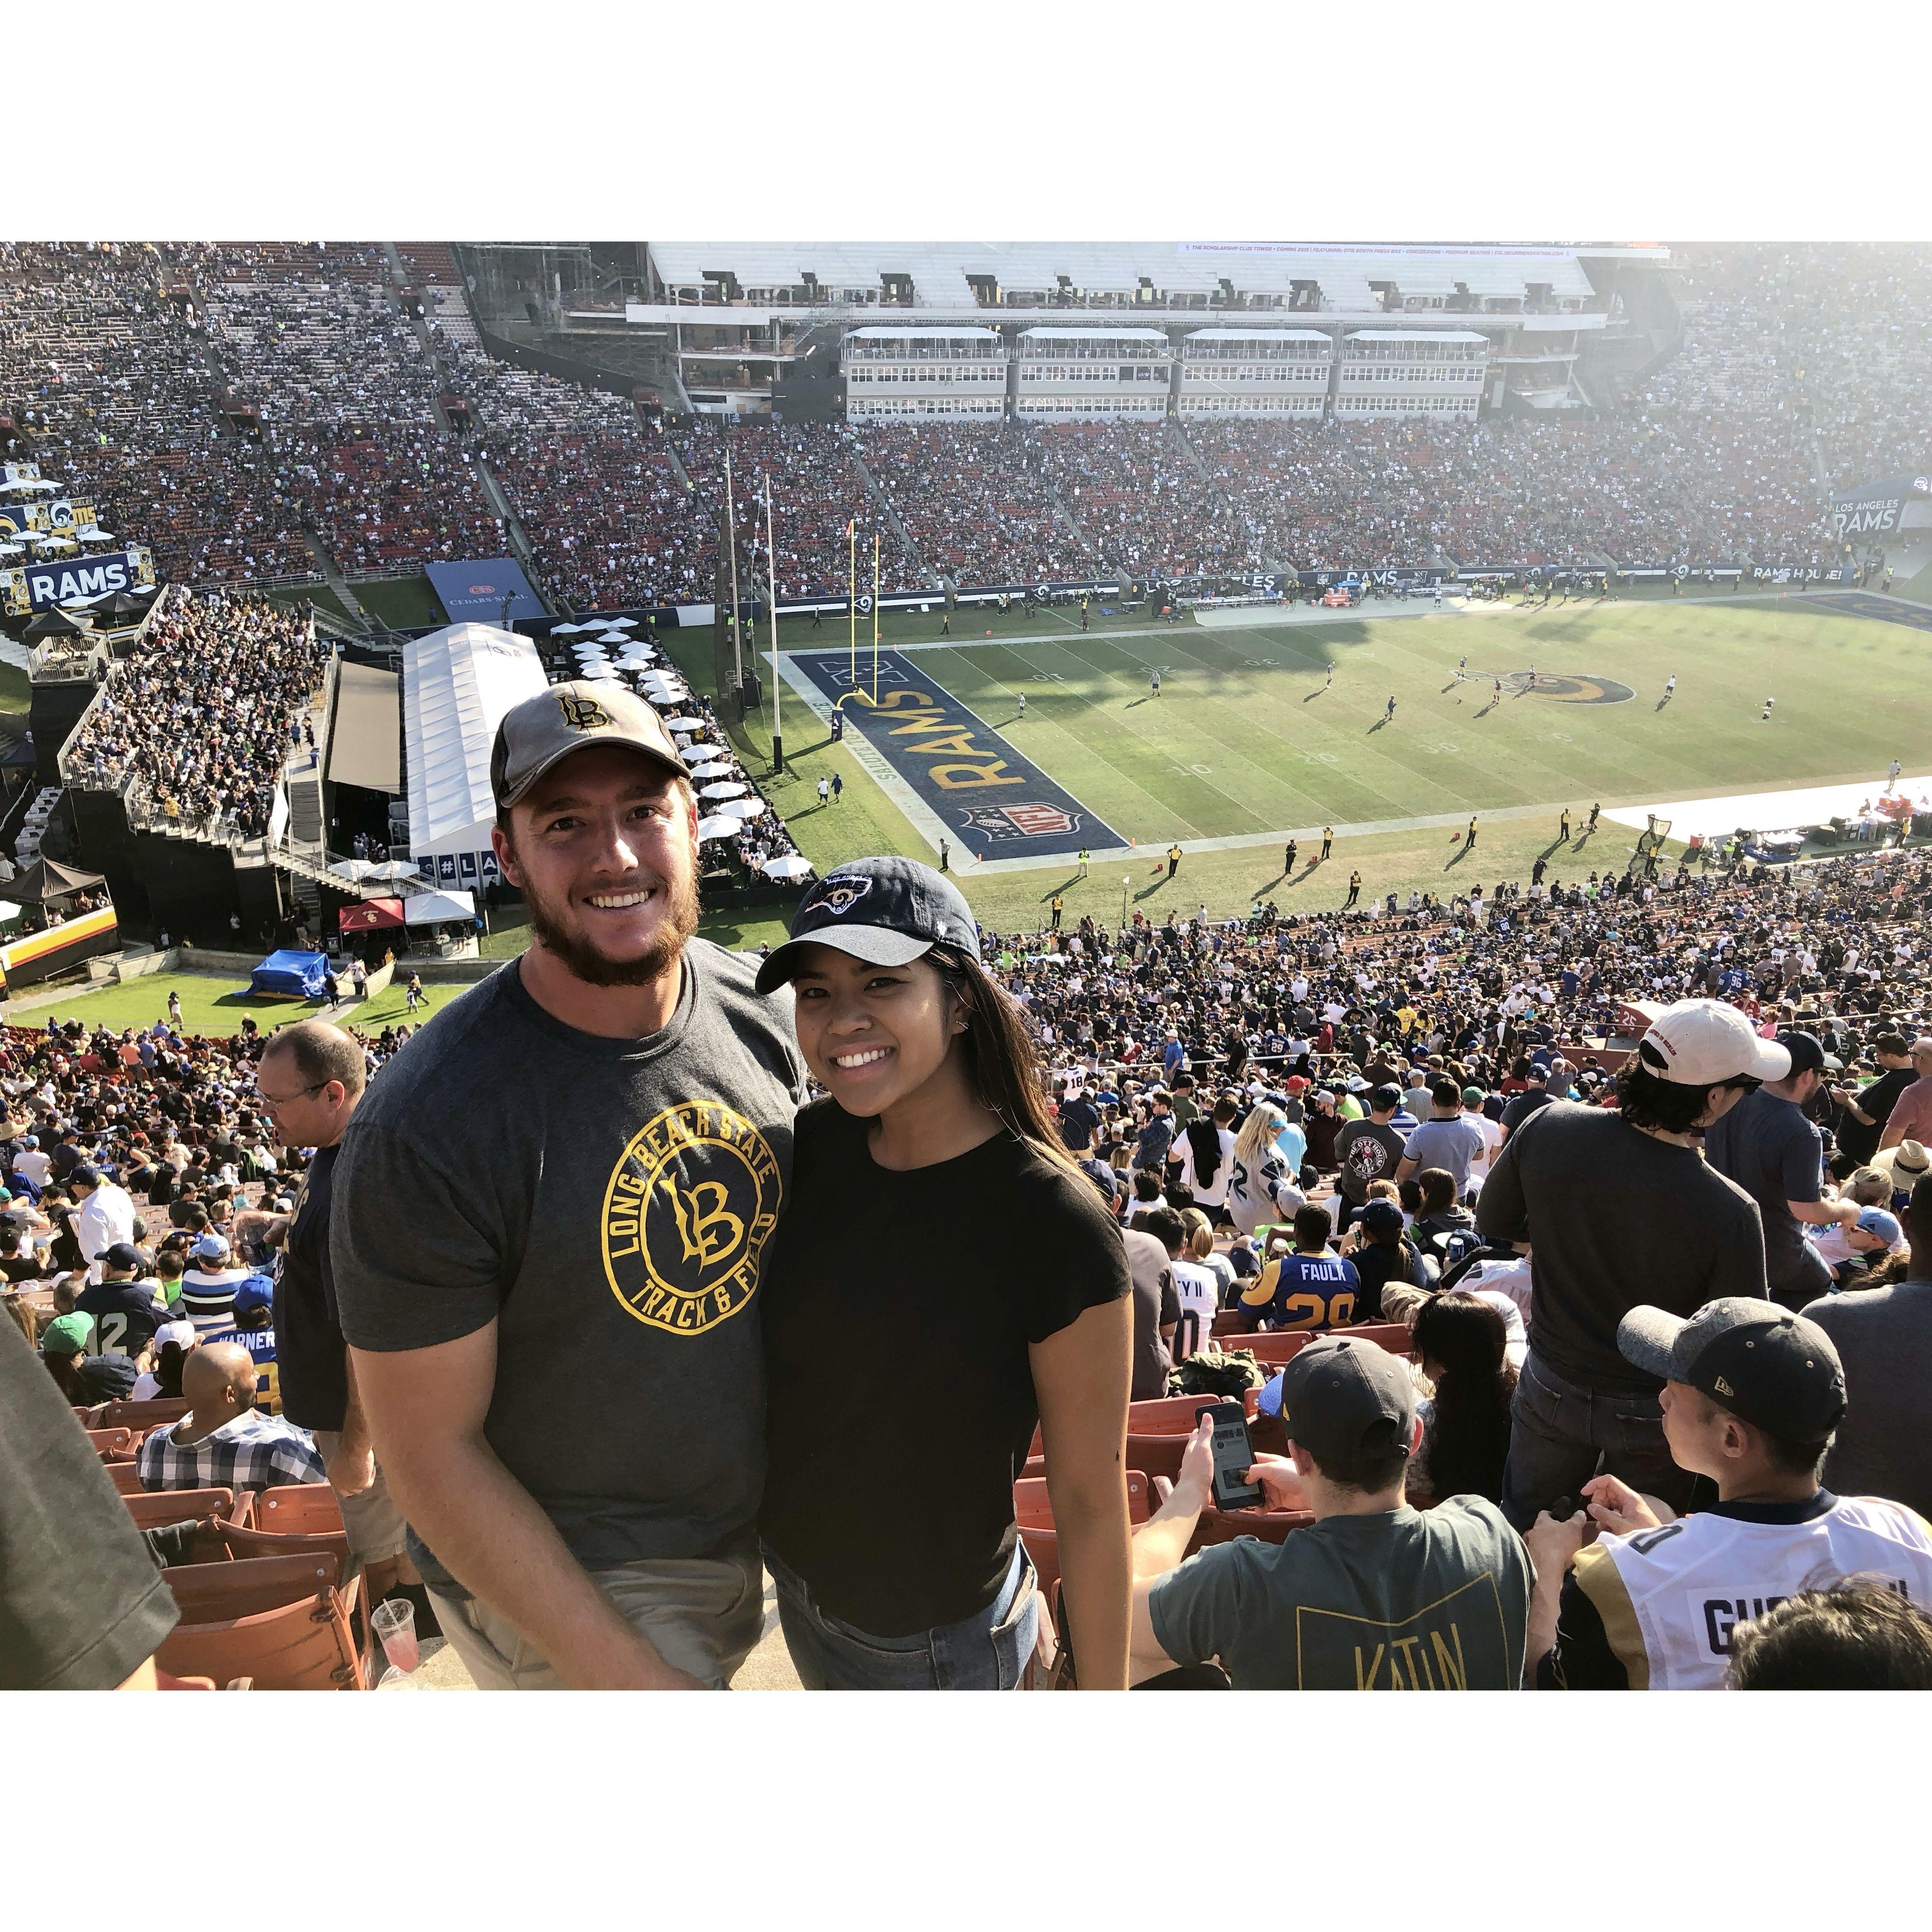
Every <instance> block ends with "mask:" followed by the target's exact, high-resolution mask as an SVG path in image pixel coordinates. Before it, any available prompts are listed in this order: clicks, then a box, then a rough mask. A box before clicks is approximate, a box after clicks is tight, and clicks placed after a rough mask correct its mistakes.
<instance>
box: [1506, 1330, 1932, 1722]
mask: <svg viewBox="0 0 1932 1932" xmlns="http://www.w3.org/2000/svg"><path fill="white" fill-rule="evenodd" d="M1617 1339H1618V1344H1619V1347H1620V1348H1621V1349H1622V1352H1623V1353H1624V1355H1625V1356H1626V1358H1628V1360H1629V1361H1631V1362H1632V1363H1633V1364H1636V1365H1637V1366H1638V1367H1642V1368H1643V1369H1644V1370H1646V1371H1647V1372H1648V1373H1650V1374H1652V1375H1653V1376H1658V1377H1659V1378H1661V1379H1662V1381H1663V1382H1664V1394H1663V1397H1662V1399H1661V1406H1662V1410H1663V1415H1664V1432H1665V1434H1666V1436H1667V1439H1668V1441H1669V1442H1670V1451H1671V1454H1672V1455H1673V1457H1675V1458H1676V1460H1677V1463H1678V1464H1679V1466H1680V1467H1681V1468H1682V1469H1686V1470H1688V1471H1691V1472H1695V1473H1696V1474H1697V1475H1700V1476H1704V1477H1707V1478H1709V1479H1710V1480H1711V1481H1712V1482H1714V1483H1715V1484H1716V1485H1717V1488H1718V1501H1717V1502H1715V1504H1713V1505H1710V1506H1709V1508H1701V1509H1700V1510H1699V1511H1698V1512H1697V1514H1696V1515H1694V1516H1688V1517H1679V1516H1677V1515H1676V1514H1675V1513H1674V1512H1673V1511H1672V1510H1670V1508H1668V1507H1667V1506H1660V1505H1658V1502H1657V1500H1656V1499H1655V1498H1653V1497H1646V1496H1641V1495H1640V1494H1638V1493H1637V1492H1636V1491H1635V1490H1633V1489H1632V1488H1631V1487H1629V1486H1628V1484H1624V1483H1622V1482H1619V1481H1618V1480H1617V1479H1616V1478H1615V1477H1613V1476H1607V1475H1606V1476H1599V1477H1597V1478H1595V1479H1594V1480H1593V1481H1590V1482H1589V1483H1587V1484H1585V1485H1584V1486H1583V1494H1584V1496H1585V1497H1586V1499H1587V1505H1588V1506H1587V1508H1586V1509H1584V1510H1581V1511H1577V1512H1576V1513H1575V1514H1572V1515H1571V1516H1570V1517H1568V1518H1566V1519H1564V1520H1556V1519H1554V1518H1553V1517H1550V1516H1549V1515H1547V1514H1544V1515H1543V1516H1541V1517H1539V1518H1538V1520H1537V1522H1536V1523H1535V1526H1534V1527H1533V1528H1532V1529H1531V1531H1530V1532H1529V1548H1530V1554H1531V1555H1532V1557H1534V1558H1535V1562H1536V1592H1535V1598H1534V1599H1533V1601H1532V1607H1531V1615H1530V1635H1529V1654H1530V1659H1531V1667H1532V1670H1534V1671H1535V1674H1536V1682H1537V1685H1538V1688H1539V1689H1541V1690H1603V1691H1609V1690H1632V1691H1643V1690H1655V1691H1714V1690H1717V1689H1718V1688H1721V1686H1722V1685H1723V1683H1724V1673H1725V1671H1726V1670H1727V1667H1728V1665H1729V1663H1730V1652H1731V1639H1732V1634H1733V1632H1734V1631H1736V1628H1737V1627H1738V1626H1739V1625H1741V1624H1745V1623H1748V1622H1751V1619H1754V1617H1757V1616H1762V1615H1763V1613H1765V1612H1766V1610H1769V1609H1771V1608H1772V1607H1773V1606H1775V1604H1778V1603H1779V1602H1780V1601H1782V1600H1783V1599H1784V1598H1787V1597H1791V1596H1795V1595H1797V1593H1798V1592H1799V1591H1801V1590H1806V1589H1817V1588H1818V1587H1820V1586H1821V1585H1823V1584H1826V1583H1832V1582H1835V1581H1836V1580H1838V1579H1839V1578H1841V1577H1852V1576H1870V1577H1876V1578H1877V1579H1879V1580H1882V1581H1883V1582H1884V1583H1886V1584H1888V1585H1889V1586H1891V1588H1892V1589H1895V1590H1897V1592H1899V1593H1900V1595H1902V1596H1904V1597H1906V1598H1908V1599H1909V1601H1912V1602H1914V1603H1919V1604H1923V1603H1926V1602H1928V1601H1932V1525H1928V1524H1927V1523H1926V1522H1925V1521H1924V1519H1923V1518H1921V1517H1918V1516H1917V1515H1915V1514H1914V1513H1913V1512H1912V1511H1910V1510H1909V1509H1906V1508H1903V1507H1902V1506H1901V1505H1899V1504H1897V1503H1895V1502H1887V1501H1884V1500H1882V1499H1879V1498H1876V1497H1870V1496H1836V1495H1834V1494H1833V1493H1832V1491H1830V1490H1827V1489H1825V1488H1823V1487H1821V1486H1820V1482H1819V1466H1820V1463H1821V1462H1822V1461H1823V1460H1824V1457H1825V1456H1826V1451H1827V1449H1828V1448H1829V1445H1830V1443H1831V1441H1832V1433H1833V1432H1834V1431H1835V1430H1836V1429H1837V1428H1838V1425H1839V1424H1840V1422H1841V1421H1842V1420H1843V1417H1844V1415H1845V1408H1846V1403H1845V1377H1844V1371H1843V1367H1842V1365H1841V1363H1840V1361H1839V1360H1838V1352H1837V1350H1836V1349H1834V1348H1833V1346H1832V1340H1831V1337H1829V1336H1828V1335H1827V1334H1826V1333H1825V1331H1823V1329H1822V1328H1820V1327H1819V1326H1818V1325H1817V1323H1816V1322H1811V1321H1809V1320H1808V1319H1805V1317H1804V1316H1798V1315H1793V1313H1790V1310H1787V1309H1782V1308H1780V1307H1778V1305H1777V1304H1775V1302H1770V1301H1763V1300H1761V1299H1752V1298H1744V1297H1727V1298H1722V1299H1720V1300H1718V1301H1712V1302H1710V1303H1709V1304H1706V1306H1705V1307H1702V1308H1700V1309H1699V1310H1697V1313H1696V1314H1695V1315H1694V1316H1692V1317H1691V1318H1690V1319H1685V1317H1683V1316H1679V1315H1674V1314H1673V1313H1670V1311H1669V1310H1666V1309H1662V1308H1654V1307H1639V1308H1634V1309H1632V1310H1631V1311H1630V1313H1628V1315H1626V1316H1625V1317H1624V1319H1623V1321H1622V1323H1621V1324H1620V1325H1619V1329H1618V1337H1617ZM1593 1525H1594V1526H1596V1527H1598V1529H1601V1531H1602V1532H1604V1534H1602V1535H1600V1536H1599V1537H1598V1540H1597V1541H1596V1542H1595V1543H1594V1544H1591V1545H1589V1547H1585V1544H1584V1542H1583V1539H1584V1537H1585V1536H1586V1534H1587V1533H1588V1531H1589V1529H1590V1527H1591V1526H1593ZM1566 1568H1568V1570H1569V1571H1571V1574H1570V1576H1569V1577H1568V1580H1567V1581H1566V1580H1565V1570H1566Z"/></svg>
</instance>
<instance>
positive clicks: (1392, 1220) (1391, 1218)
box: [1355, 1199, 1402, 1235]
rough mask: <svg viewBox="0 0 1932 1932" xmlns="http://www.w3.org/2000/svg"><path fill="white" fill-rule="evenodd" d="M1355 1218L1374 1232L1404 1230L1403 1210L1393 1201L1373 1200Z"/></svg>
mask: <svg viewBox="0 0 1932 1932" xmlns="http://www.w3.org/2000/svg"><path fill="white" fill-rule="evenodd" d="M1355 1218H1356V1220H1358V1221H1360V1222H1361V1224H1362V1226H1364V1228H1366V1229H1367V1230H1368V1231H1369V1232H1370V1234H1372V1235H1399V1234H1400V1233H1401V1232H1402V1210H1401V1209H1400V1208H1398V1207H1397V1205H1395V1203H1394V1202H1393V1201H1384V1200H1382V1199H1376V1200H1373V1201H1371V1202H1370V1203H1369V1204H1368V1205H1367V1207H1365V1208H1364V1209H1363V1210H1362V1211H1361V1214H1358V1215H1357V1216H1356V1217H1355Z"/></svg>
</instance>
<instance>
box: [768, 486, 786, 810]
mask: <svg viewBox="0 0 1932 1932" xmlns="http://www.w3.org/2000/svg"><path fill="white" fill-rule="evenodd" d="M776 555H777V553H776V552H775V550H773V549H772V472H770V471H769V469H768V470H766V472H765V585H766V592H767V594H768V595H769V597H770V598H771V605H772V775H773V776H774V777H775V776H776V775H778V773H779V772H781V771H783V770H784V719H783V718H781V716H780V715H779V713H778V704H779V698H778V690H779V686H780V685H781V682H782V680H781V679H780V678H779V676H778V565H777V563H776V562H775V561H774V559H775V556H776Z"/></svg>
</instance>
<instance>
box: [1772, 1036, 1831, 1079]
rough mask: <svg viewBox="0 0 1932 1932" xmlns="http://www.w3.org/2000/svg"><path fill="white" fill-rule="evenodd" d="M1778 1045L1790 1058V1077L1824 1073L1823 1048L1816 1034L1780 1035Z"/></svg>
mask: <svg viewBox="0 0 1932 1932" xmlns="http://www.w3.org/2000/svg"><path fill="white" fill-rule="evenodd" d="M1778 1045H1779V1046H1781V1047H1783V1048H1784V1050H1785V1052H1787V1053H1788V1054H1790V1056H1791V1076H1790V1077H1792V1078H1793V1079H1795V1078H1796V1076H1798V1075H1799V1074H1801V1073H1823V1072H1824V1070H1825V1049H1824V1047H1823V1044H1822V1043H1820V1040H1819V1038H1818V1036H1817V1034H1811V1033H1781V1034H1779V1035H1778Z"/></svg>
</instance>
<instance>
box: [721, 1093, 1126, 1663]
mask: <svg viewBox="0 0 1932 1932" xmlns="http://www.w3.org/2000/svg"><path fill="white" fill-rule="evenodd" d="M870 1126H871V1123H870V1122H869V1121H862V1120H857V1119H855V1118H853V1116H852V1115H849V1114H847V1113H846V1112H844V1110H843V1109H841V1108H840V1107H839V1106H838V1104H837V1103H835V1102H834V1101H832V1100H821V1101H820V1102H818V1103H817V1104H816V1105H814V1106H811V1107H808V1108H807V1109H805V1112H802V1113H801V1114H800V1115H799V1117H798V1127H797V1141H796V1153H795V1156H794V1159H795V1162H796V1166H795V1168H794V1170H793V1184H792V1194H791V1199H790V1202H788V1204H787V1207H786V1210H785V1214H784V1219H783V1220H781V1221H780V1222H779V1223H778V1232H777V1234H776V1235H775V1236H774V1238H773V1241H772V1253H771V1256H770V1259H769V1262H767V1265H766V1273H765V1287H764V1293H763V1296H762V1297H761V1301H762V1304H763V1310H764V1341H765V1364H766V1382H767V1398H766V1399H767V1408H766V1424H765V1445H766V1457H767V1474H766V1480H765V1499H764V1505H763V1508H762V1509H761V1510H760V1512H759V1517H758V1526H759V1529H760V1532H761V1533H762V1534H763V1536H764V1538H765V1539H766V1541H767V1542H768V1543H769V1544H770V1545H771V1547H772V1548H773V1549H774V1550H776V1551H777V1553H778V1555H779V1556H781V1557H782V1558H783V1559H784V1561H785V1562H787V1563H788V1564H789V1565H790V1566H791V1567H792V1568H793V1570H795V1571H797V1572H798V1574H799V1576H801V1577H803V1578H804V1580H805V1582H806V1583H808V1585H809V1586H811V1591H812V1594H813V1595H814V1597H815V1598H817V1601H818V1602H819V1603H820V1604H821V1605H822V1606H823V1607H824V1608H825V1609H826V1610H828V1611H829V1612H830V1613H832V1615H833V1616H837V1617H841V1618H843V1619H844V1620H845V1621H846V1622H849V1623H851V1624H854V1625H857V1627H858V1628H859V1629H860V1630H862V1631H868V1632H870V1633H871V1634H872V1635H873V1636H875V1637H906V1636H910V1635H911V1634H913V1633H915V1632H916V1631H924V1630H930V1629H932V1628H934V1627H935V1625H941V1624H950V1623H956V1622H959V1621H960V1620H961V1619H964V1618H966V1617H970V1616H974V1614H975V1613H977V1612H979V1611H980V1610H984V1609H985V1608H986V1606H987V1605H988V1604H990V1603H992V1601H994V1599H995V1598H996V1597H997V1596H998V1594H999V1591H1000V1586H1001V1583H1002V1582H1003V1581H1004V1579H1005V1577H1006V1574H1007V1567H1008V1565H1010V1563H1011V1562H1012V1560H1013V1542H1014V1538H1015V1536H1016V1530H1015V1528H1014V1523H1013V1478H1014V1477H1015V1476H1016V1475H1018V1474H1019V1470H1020V1468H1021V1466H1022V1463H1024V1462H1025V1457H1026V1452H1027V1448H1028V1443H1029V1442H1031V1439H1032V1436H1033V1432H1034V1424H1036V1423H1037V1421H1039V1419H1040V1411H1039V1406H1038V1403H1037V1399H1036V1397H1035V1396H1034V1385H1033V1373H1032V1369H1031V1364H1030V1361H1029V1358H1028V1353H1027V1351H1028V1347H1029V1346H1031V1344H1033V1343H1038V1342H1043V1341H1045V1340H1046V1339H1047V1337H1049V1336H1051V1335H1054V1334H1058V1332H1059V1331H1061V1329H1063V1328H1067V1326H1069V1325H1070V1324H1071V1323H1073V1322H1075V1321H1076V1320H1078V1319H1079V1316H1081V1314H1082V1313H1083V1312H1084V1311H1085V1310H1087V1309H1088V1308H1092V1307H1099V1306H1101V1305H1102V1304H1106V1303H1108V1302H1111V1301H1120V1300H1122V1299H1124V1298H1126V1297H1127V1295H1130V1293H1131V1292H1133V1283H1132V1281H1131V1280H1130V1277H1129V1274H1128V1271H1127V1253H1126V1250H1125V1249H1124V1247H1123V1245H1122V1243H1121V1232H1120V1230H1119V1229H1118V1227H1116V1226H1115V1223H1114V1220H1113V1218H1112V1216H1111V1215H1110V1214H1109V1213H1108V1212H1107V1210H1106V1207H1105V1206H1104V1205H1103V1204H1102V1203H1101V1202H1100V1201H1099V1200H1098V1199H1096V1198H1095V1195H1094V1190H1093V1189H1092V1188H1091V1187H1090V1186H1089V1185H1088V1183H1087V1182H1086V1181H1085V1179H1084V1178H1082V1176H1081V1175H1079V1174H1078V1173H1076V1172H1073V1170H1071V1169H1069V1168H1067V1167H1064V1166H1061V1164H1060V1163H1058V1162H1057V1161H1055V1160H1051V1159H1050V1158H1049V1157H1047V1156H1046V1155H1044V1154H1040V1153H1039V1152H1038V1151H1036V1150H1034V1148H1031V1147H1029V1146H1028V1145H1026V1144H1025V1142H1022V1141H1021V1140H1019V1139H1018V1138H1017V1137H1016V1136H1011V1135H1007V1134H1000V1135H996V1136H995V1137H994V1138H993V1139H992V1140H989V1141H987V1142H984V1143H983V1145H980V1146H979V1147H977V1148H974V1149H973V1150H972V1151H971V1152H970V1153H967V1154H962V1155H960V1156H959V1157H958V1158H957V1159H956V1160H947V1161H941V1162H939V1163H937V1164H936V1165H935V1166H932V1167H922V1168H915V1169H911V1170H910V1171H909V1172H903V1173H901V1172H892V1170H890V1169H885V1168H882V1167H880V1166H877V1165H876V1163H874V1161H873V1160H872V1157H871V1151H870V1149H869V1148H868V1145H867V1135H868V1131H869V1130H870ZM988 1202H998V1204H999V1207H1000V1212H999V1214H998V1215H997V1216H995V1215H993V1214H989V1213H987V1212H986V1211H985V1204H986V1203H988ZM1126 1395H1127V1391H1126V1389H1125V1388H1123V1389H1122V1390H1121V1397H1122V1398H1123V1399H1124V1398H1125V1397H1126Z"/></svg>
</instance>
